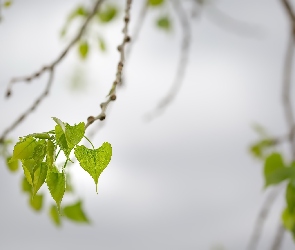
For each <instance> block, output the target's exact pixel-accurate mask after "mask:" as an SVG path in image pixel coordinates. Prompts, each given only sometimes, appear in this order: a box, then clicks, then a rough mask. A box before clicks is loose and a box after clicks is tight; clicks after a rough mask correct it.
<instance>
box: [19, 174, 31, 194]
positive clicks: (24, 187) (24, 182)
mask: <svg viewBox="0 0 295 250" xmlns="http://www.w3.org/2000/svg"><path fill="white" fill-rule="evenodd" d="M21 185H22V191H23V192H25V193H26V192H28V193H30V194H32V186H31V184H30V183H29V182H28V180H27V178H26V177H25V176H24V177H23V179H22V184H21Z"/></svg>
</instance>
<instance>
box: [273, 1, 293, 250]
mask: <svg viewBox="0 0 295 250" xmlns="http://www.w3.org/2000/svg"><path fill="white" fill-rule="evenodd" d="M281 2H282V4H283V6H284V8H285V10H286V13H287V16H288V18H289V21H290V24H291V25H290V26H291V30H290V38H289V41H288V45H287V50H286V54H285V63H284V72H283V87H282V101H283V108H284V112H285V118H286V122H287V125H288V130H289V131H290V138H289V140H290V148H291V154H292V160H293V161H294V160H295V142H294V139H295V138H294V135H295V130H294V128H295V127H294V114H293V107H292V103H291V98H290V94H291V80H292V79H291V78H292V77H291V76H292V69H293V57H294V43H295V13H294V11H293V9H292V6H291V4H290V2H289V1H288V0H281ZM284 232H285V228H284V227H283V225H282V223H280V224H279V227H278V229H277V233H276V236H275V239H274V241H273V244H272V247H271V250H279V249H280V247H281V244H282V241H283V237H284Z"/></svg>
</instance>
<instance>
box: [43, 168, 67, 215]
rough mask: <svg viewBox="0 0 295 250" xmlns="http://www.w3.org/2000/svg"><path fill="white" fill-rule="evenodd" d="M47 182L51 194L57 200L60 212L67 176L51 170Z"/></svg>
mask: <svg viewBox="0 0 295 250" xmlns="http://www.w3.org/2000/svg"><path fill="white" fill-rule="evenodd" d="M46 182H47V186H48V189H49V191H50V194H51V196H52V198H53V199H54V200H55V202H56V205H57V208H58V210H60V203H61V201H62V198H63V196H64V193H65V184H66V179H65V174H64V173H56V172H55V171H53V170H50V171H48V174H47V179H46Z"/></svg>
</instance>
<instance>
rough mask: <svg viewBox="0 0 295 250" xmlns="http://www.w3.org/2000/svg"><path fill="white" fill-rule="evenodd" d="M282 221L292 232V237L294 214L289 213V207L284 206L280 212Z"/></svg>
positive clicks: (294, 227) (294, 226) (294, 229)
mask: <svg viewBox="0 0 295 250" xmlns="http://www.w3.org/2000/svg"><path fill="white" fill-rule="evenodd" d="M282 221H283V225H284V227H285V228H286V229H288V230H289V231H291V232H292V233H293V237H294V232H295V214H294V213H290V211H289V209H288V208H286V209H285V210H284V211H283V213H282Z"/></svg>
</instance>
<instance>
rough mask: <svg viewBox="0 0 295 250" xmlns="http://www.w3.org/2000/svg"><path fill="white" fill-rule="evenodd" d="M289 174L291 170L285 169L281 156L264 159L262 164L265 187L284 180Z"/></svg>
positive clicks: (275, 155)
mask: <svg viewBox="0 0 295 250" xmlns="http://www.w3.org/2000/svg"><path fill="white" fill-rule="evenodd" d="M291 173H292V169H291V168H287V167H285V165H284V162H283V159H282V156H281V155H280V154H279V153H273V154H271V155H270V156H268V157H267V158H266V160H265V164H264V178H265V187H267V186H269V185H274V184H278V183H280V182H282V181H284V180H286V179H287V178H288V177H290V175H291Z"/></svg>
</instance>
